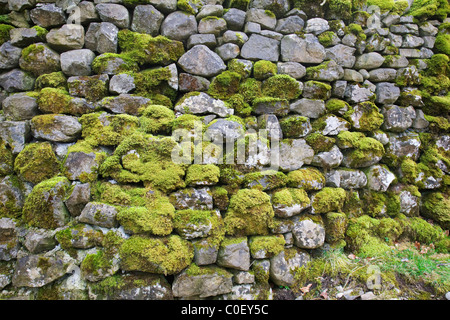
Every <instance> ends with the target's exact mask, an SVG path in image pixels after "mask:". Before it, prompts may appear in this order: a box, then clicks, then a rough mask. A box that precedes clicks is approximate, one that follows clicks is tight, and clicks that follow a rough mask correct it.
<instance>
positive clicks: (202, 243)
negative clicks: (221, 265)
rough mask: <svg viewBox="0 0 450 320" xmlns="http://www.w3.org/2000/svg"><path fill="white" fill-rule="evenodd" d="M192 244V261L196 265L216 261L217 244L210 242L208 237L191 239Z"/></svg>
mask: <svg viewBox="0 0 450 320" xmlns="http://www.w3.org/2000/svg"><path fill="white" fill-rule="evenodd" d="M192 244H193V246H194V262H195V264H196V265H198V266H203V265H209V264H213V263H216V260H217V254H218V252H219V246H218V245H215V244H211V241H210V240H209V239H208V238H203V239H198V240H197V239H196V240H193V241H192Z"/></svg>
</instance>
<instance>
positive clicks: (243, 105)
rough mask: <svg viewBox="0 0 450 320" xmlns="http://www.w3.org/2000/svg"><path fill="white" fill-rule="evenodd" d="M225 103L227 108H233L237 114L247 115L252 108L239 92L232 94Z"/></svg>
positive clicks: (250, 112)
mask: <svg viewBox="0 0 450 320" xmlns="http://www.w3.org/2000/svg"><path fill="white" fill-rule="evenodd" d="M225 103H226V105H227V107H228V108H231V109H234V111H235V115H237V116H240V117H248V116H250V115H251V114H252V111H253V108H252V107H251V105H250V104H248V103H247V102H245V99H244V96H243V95H242V94H240V93H238V94H233V95H232V96H231V97H229V98H228V99H227V100H226V102H225Z"/></svg>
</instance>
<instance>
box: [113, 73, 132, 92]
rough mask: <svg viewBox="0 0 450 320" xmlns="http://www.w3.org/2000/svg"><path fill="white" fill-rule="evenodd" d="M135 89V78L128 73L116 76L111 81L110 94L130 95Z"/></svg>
mask: <svg viewBox="0 0 450 320" xmlns="http://www.w3.org/2000/svg"><path fill="white" fill-rule="evenodd" d="M134 89H136V86H135V84H134V77H133V76H132V75H130V74H127V73H121V74H116V75H114V76H112V77H111V80H110V81H109V92H111V93H115V94H122V93H130V92H131V91H133V90H134Z"/></svg>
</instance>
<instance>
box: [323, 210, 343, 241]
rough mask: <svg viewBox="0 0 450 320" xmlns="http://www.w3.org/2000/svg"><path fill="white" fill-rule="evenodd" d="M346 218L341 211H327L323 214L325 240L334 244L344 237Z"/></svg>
mask: <svg viewBox="0 0 450 320" xmlns="http://www.w3.org/2000/svg"><path fill="white" fill-rule="evenodd" d="M347 225H348V218H347V215H346V214H345V213H342V212H328V213H327V214H325V215H324V226H325V240H326V241H327V242H329V243H332V244H335V243H337V242H340V241H341V240H343V239H344V238H345V232H346V231H347Z"/></svg>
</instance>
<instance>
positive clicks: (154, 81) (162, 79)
mask: <svg viewBox="0 0 450 320" xmlns="http://www.w3.org/2000/svg"><path fill="white" fill-rule="evenodd" d="M132 75H133V78H134V85H135V86H136V89H135V94H136V95H139V96H143V97H147V98H150V99H152V98H153V99H154V98H155V95H163V96H167V97H168V98H169V99H170V100H171V101H172V102H175V99H176V94H177V93H176V90H175V89H173V88H172V87H171V86H170V85H169V84H168V82H169V80H171V78H172V72H171V71H170V69H169V68H168V67H163V68H151V69H145V70H142V71H141V72H138V73H133V74H132ZM155 104H158V103H155ZM163 105H164V104H163Z"/></svg>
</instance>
